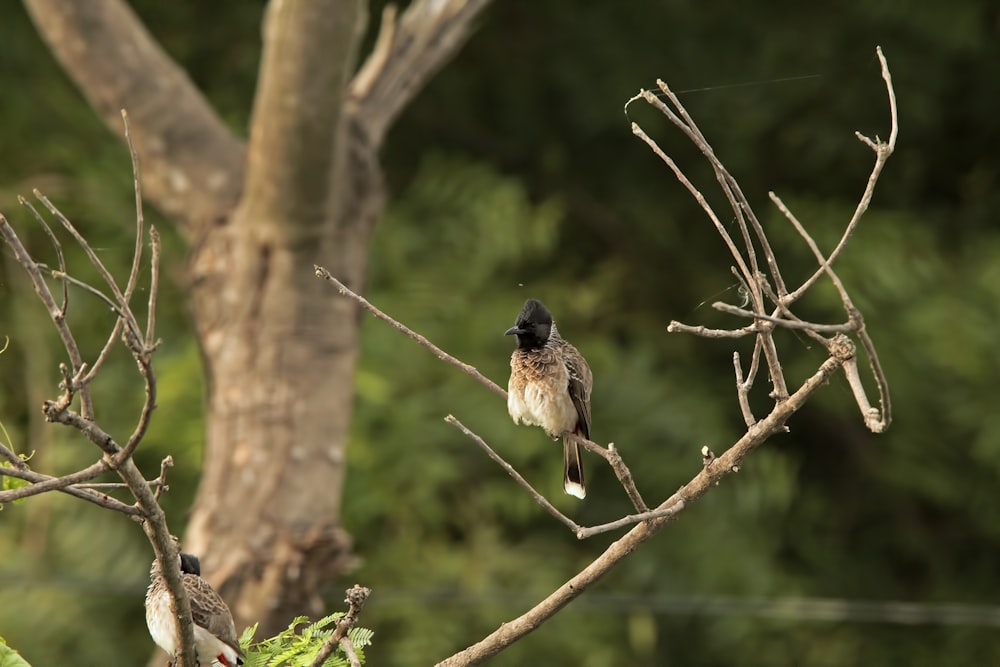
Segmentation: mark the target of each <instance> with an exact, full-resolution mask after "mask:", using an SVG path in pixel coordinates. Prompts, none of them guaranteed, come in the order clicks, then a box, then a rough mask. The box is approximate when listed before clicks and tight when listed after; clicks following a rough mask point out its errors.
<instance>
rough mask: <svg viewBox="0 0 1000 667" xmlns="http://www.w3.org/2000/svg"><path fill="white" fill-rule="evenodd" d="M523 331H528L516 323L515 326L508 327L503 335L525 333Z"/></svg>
mask: <svg viewBox="0 0 1000 667" xmlns="http://www.w3.org/2000/svg"><path fill="white" fill-rule="evenodd" d="M523 333H526V332H525V330H524V329H521V328H520V327H518V326H516V325H515V326H512V327H511V328H510V329H507V330H506V331H504V332H503V335H504V336H514V335H516V334H523Z"/></svg>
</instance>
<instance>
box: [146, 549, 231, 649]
mask: <svg viewBox="0 0 1000 667" xmlns="http://www.w3.org/2000/svg"><path fill="white" fill-rule="evenodd" d="M180 559H181V577H182V579H183V582H184V590H185V591H187V594H188V598H190V600H191V617H192V620H193V621H194V647H195V653H196V654H197V656H198V665H200V666H202V667H204V666H206V665H207V666H210V665H213V664H214V663H215V662H218V663H219V664H221V665H223V667H236V666H237V665H242V664H243V651H242V650H241V649H240V645H239V642H238V641H237V639H236V626H235V625H234V624H233V615H232V613H230V611H229V607H228V606H226V603H225V602H224V601H223V599H222V598H221V597H220V596H219V594H218V593H216V592H215V589H214V588H212V586H211V585H210V584H209V583H208V582H207V581H205V580H204V579H202V578H201V562H200V561H199V560H198V557H197V556H193V555H191V554H186V553H182V554H180ZM146 625H147V626H148V627H149V634H150V635H151V636H152V637H153V641H154V642H156V644H157V645H158V646H159V647H160V648H162V649H163V650H164V651H166V652H167V653H168V654H169V655H170V657H171V659H173V657H174V656H176V655H177V653H178V652H179V649H180V647H179V646H178V644H177V634H178V633H177V623H176V622H175V620H174V615H173V614H172V613H171V612H170V595H169V594H168V593H167V583H166V581H165V580H164V578H163V573H162V572H161V571H160V563H159V561H156V560H154V561H153V566H152V568H150V570H149V589H148V590H147V591H146ZM170 664H173V663H170Z"/></svg>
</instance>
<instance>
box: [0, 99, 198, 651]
mask: <svg viewBox="0 0 1000 667" xmlns="http://www.w3.org/2000/svg"><path fill="white" fill-rule="evenodd" d="M123 120H126V123H127V118H125V117H124V115H123ZM133 167H134V168H136V169H137V168H138V165H137V163H136V162H133ZM138 178H139V177H138V174H136V175H135V182H136V183H138ZM35 194H36V196H37V197H38V199H39V200H40V201H41V202H42V203H43V204H44V205H45V206H46V207H47V208H48V209H49V211H50V212H51V213H52V214H53V215H54V216H55V217H56V218H57V219H59V220H60V222H62V224H63V226H64V227H65V228H66V229H67V230H68V231H69V232H70V233H71V234H72V235H73V237H74V239H75V240H76V241H77V243H78V245H80V247H81V248H82V249H83V250H84V252H85V254H86V255H87V257H88V258H89V259H90V261H91V263H92V264H93V265H94V266H95V267H96V268H97V269H98V271H99V273H100V274H101V275H102V277H103V279H104V281H105V282H106V283H107V285H108V288H109V289H110V292H111V294H112V295H113V297H112V300H113V301H114V304H115V309H114V310H115V313H116V324H115V325H114V326H113V328H114V329H115V330H116V331H117V330H119V328H120V330H121V331H122V340H123V342H124V344H125V346H126V348H127V349H128V350H129V352H130V353H131V354H132V357H133V358H134V360H135V362H136V365H137V367H138V370H139V374H140V376H141V377H142V379H143V385H144V388H145V392H146V400H145V402H144V404H143V407H142V409H141V411H140V414H139V418H138V421H137V424H136V426H135V429H134V431H133V433H132V435H131V436H130V438H129V440H128V441H127V443H126V445H125V447H122V446H120V445H119V444H118V443H117V442H116V441H115V440H114V438H113V437H112V436H111V435H110V434H108V433H107V432H106V431H105V430H104V429H102V428H101V426H100V425H99V424H98V423H97V422H96V421H95V420H94V416H93V409H92V403H91V400H90V396H89V387H88V382H89V380H90V379H91V378H92V377H93V376H92V375H90V376H85V375H84V374H85V373H86V371H87V365H86V364H85V363H84V362H83V361H82V359H83V357H82V354H81V353H80V349H79V346H78V345H77V342H76V339H75V337H74V335H73V332H72V331H71V330H70V327H69V324H68V323H67V321H66V318H65V310H66V304H64V307H59V306H57V305H56V303H55V300H54V299H53V297H52V294H51V292H50V291H49V288H48V285H47V284H46V282H45V278H44V277H43V275H42V272H41V269H40V265H39V264H38V263H37V262H36V261H35V260H34V259H33V258H32V257H31V256H30V255H29V254H28V252H27V251H26V249H25V248H24V245H23V244H22V243H21V240H20V239H19V238H18V236H17V234H16V232H15V231H14V229H13V228H12V227H11V226H10V224H9V223H8V222H7V220H6V219H5V218H4V217H3V216H2V215H0V236H2V237H3V239H4V241H5V242H6V243H7V245H8V246H9V247H10V248H11V249H12V251H13V253H14V257H15V259H16V260H17V263H18V264H20V266H21V267H22V269H23V270H24V271H25V272H26V273H27V275H28V277H29V279H30V280H31V282H32V285H33V286H34V288H35V292H36V293H37V294H38V296H39V298H40V300H41V301H42V303H43V304H44V305H45V307H46V309H47V310H48V312H49V315H50V318H51V320H52V324H53V326H54V327H55V328H56V330H57V331H58V333H59V336H60V339H61V340H62V342H63V347H64V348H65V349H66V352H67V354H68V355H69V357H70V363H71V366H72V367H68V366H67V365H66V364H60V372H61V373H62V375H63V382H62V384H61V389H62V394H61V395H60V396H59V397H58V398H56V399H54V400H47V401H45V402H44V405H43V408H42V412H43V414H44V416H45V419H46V420H47V421H49V422H56V423H60V424H64V425H67V426H70V427H72V428H74V429H75V430H77V431H79V432H80V433H81V434H83V435H84V436H85V437H86V438H87V439H88V440H90V441H91V442H92V443H93V444H95V445H97V446H98V447H99V448H100V449H101V451H102V452H103V456H102V458H101V461H99V462H98V463H96V464H94V465H92V466H90V467H89V468H87V469H85V470H84V471H80V472H79V473H74V474H71V475H68V476H65V477H62V478H48V479H45V478H38V477H35V476H34V475H26V474H25V473H26V472H27V471H25V468H26V466H25V465H23V464H22V465H17V464H16V463H14V461H13V459H14V458H17V457H16V456H15V455H14V454H13V452H10V451H9V450H7V449H6V447H4V448H3V452H2V453H3V455H4V457H5V458H6V459H7V460H8V461H10V462H11V464H12V469H10V470H9V472H12V473H15V474H13V475H12V476H19V477H22V478H29V479H28V481H33V482H35V484H34V485H33V486H28V487H22V489H13V490H12V491H15V492H20V493H23V494H24V495H25V496H27V495H34V494H37V493H39V492H40V490H41V491H44V490H45V489H46V488H48V489H50V490H57V489H58V490H60V491H63V492H66V493H71V494H73V495H77V496H78V497H82V498H83V499H85V500H88V501H90V502H96V503H97V504H99V505H102V506H105V507H110V508H113V509H117V510H119V511H123V512H124V513H126V514H132V515H138V516H139V517H141V519H142V525H143V529H144V531H145V532H146V535H147V537H148V539H149V541H150V543H151V544H152V545H153V550H154V552H155V553H156V556H157V558H158V559H159V560H160V564H161V568H162V571H163V575H164V579H165V581H166V584H167V588H168V590H169V591H170V595H171V605H172V610H173V612H174V614H175V616H176V618H177V621H178V626H177V627H178V629H179V632H180V639H181V641H180V646H181V654H180V655H179V656H178V660H179V663H178V664H179V667H193V666H194V665H196V664H197V663H196V658H195V652H194V635H193V631H192V619H191V607H190V601H189V600H188V598H187V595H186V593H185V592H184V588H183V585H182V581H181V572H180V560H179V558H178V556H177V545H176V543H175V542H174V539H173V537H172V536H171V535H170V531H169V529H168V528H167V523H166V517H165V516H164V514H163V510H162V509H161V508H160V506H159V503H158V502H157V495H154V492H153V489H152V488H151V485H150V484H149V483H148V482H147V481H146V479H145V478H144V477H143V475H142V473H141V472H140V471H139V469H138V467H137V466H136V464H135V462H134V461H133V460H132V457H131V454H132V452H133V451H134V450H135V448H136V447H137V446H138V444H139V442H140V441H141V440H142V438H143V436H144V435H145V433H146V429H147V428H148V425H149V420H150V418H151V416H152V412H153V409H154V408H155V407H156V377H155V375H154V373H153V368H152V364H151V356H152V353H153V349H152V347H147V346H146V340H151V339H152V330H151V329H150V328H147V330H146V331H145V332H143V330H142V329H140V327H139V324H138V319H137V318H136V316H135V314H134V313H133V312H132V309H131V307H130V305H129V298H128V296H126V295H127V294H129V295H130V289H134V282H133V280H134V278H133V277H130V278H129V283H130V284H131V285H132V286H131V288H130V287H129V286H128V285H127V286H126V288H125V290H124V291H123V290H122V289H121V288H120V287H119V286H118V284H117V282H116V281H115V279H114V277H113V276H112V275H111V273H110V271H108V270H107V269H106V268H105V267H104V265H103V264H102V263H101V261H100V259H99V258H98V257H97V256H96V253H94V251H93V249H92V248H91V247H90V245H89V244H88V243H87V241H86V239H85V238H83V236H82V235H81V234H79V232H77V231H76V228H75V227H74V226H73V224H72V223H71V222H70V221H69V220H68V219H67V218H66V217H65V216H64V215H63V214H62V213H61V212H60V211H59V209H58V208H57V207H56V206H55V205H54V204H52V203H51V202H50V201H49V200H48V199H47V198H45V197H44V195H42V194H41V193H38V192H37V191H36V193H35ZM32 212H33V213H35V214H36V216H37V217H41V216H38V215H37V211H34V209H32ZM136 215H137V217H140V218H141V215H142V214H141V208H140V209H138V210H137V211H136ZM137 229H142V225H141V221H140V222H137ZM155 246H156V244H155V242H154V253H153V255H154V258H157V257H158V255H159V251H158V249H156V247H155ZM135 252H136V253H140V252H141V243H137V244H136V250H135ZM138 261H139V260H138V259H136V258H133V270H132V272H131V274H130V275H131V276H135V275H136V271H137V270H138V269H136V268H134V267H135V266H136V263H137V262H138ZM63 269H64V267H63V266H62V264H61V265H60V273H62V274H63V275H64V276H65V275H66V273H65V271H64V270H63ZM152 270H153V273H154V275H155V273H156V270H157V269H156V267H153V269H152ZM66 284H67V281H66V280H64V281H63V285H64V286H65V285H66ZM93 291H96V290H93ZM67 304H68V301H67ZM150 322H152V320H150ZM105 353H106V352H105V351H102V352H101V357H103V355H104V354H105ZM85 378H86V381H84V379H85ZM77 395H79V396H80V397H81V406H82V408H81V413H77V412H75V411H74V410H72V409H71V408H70V406H71V404H72V403H73V400H74V398H75V397H76V396H77ZM165 467H166V464H164V466H163V467H161V479H162V477H163V471H164V469H165ZM109 469H110V470H114V471H115V472H117V474H118V475H119V477H121V479H122V481H123V482H124V483H125V485H126V486H127V487H128V490H129V492H130V493H131V494H132V496H133V497H134V498H135V500H136V506H135V508H134V511H131V510H128V509H126V508H125V507H122V506H121V504H120V503H118V501H115V502H111V501H112V500H113V499H107V497H106V496H105V495H104V494H101V493H100V492H99V491H97V490H94V489H85V488H84V489H81V488H75V487H74V486H73V485H74V483H77V482H83V481H86V480H88V479H93V477H96V476H97V475H98V474H100V473H102V472H104V471H107V470H109ZM3 472H5V473H6V472H8V469H6V468H5V469H4V471H3ZM31 478H33V479H31ZM160 488H162V487H160ZM3 493H4V494H7V492H3ZM158 493H159V490H158V491H157V494H158ZM102 496H103V498H102ZM0 497H3V496H0ZM12 497H16V496H12ZM126 507H127V506H126Z"/></svg>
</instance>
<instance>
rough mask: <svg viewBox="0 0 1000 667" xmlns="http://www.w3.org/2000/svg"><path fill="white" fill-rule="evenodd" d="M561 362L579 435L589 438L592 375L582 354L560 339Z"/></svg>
mask: <svg viewBox="0 0 1000 667" xmlns="http://www.w3.org/2000/svg"><path fill="white" fill-rule="evenodd" d="M562 352H563V362H564V363H565V364H566V371H567V372H568V373H569V397H570V398H571V399H572V400H573V405H574V406H575V407H576V414H577V417H578V418H579V420H580V421H579V428H580V435H582V436H583V437H584V438H586V439H588V440H590V390H591V389H593V387H594V376H593V374H592V373H591V372H590V366H588V365H587V360H586V359H584V358H583V355H582V354H580V352H579V351H578V350H577V349H576V348H575V347H573V346H572V345H571V344H569V343H567V342H566V341H562Z"/></svg>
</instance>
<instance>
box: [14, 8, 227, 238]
mask: <svg viewBox="0 0 1000 667" xmlns="http://www.w3.org/2000/svg"><path fill="white" fill-rule="evenodd" d="M24 4H25V7H26V8H27V9H28V12H29V14H30V15H31V19H32V21H33V22H34V24H35V26H36V27H37V28H38V31H39V33H40V34H41V35H42V37H43V38H44V39H45V41H46V42H47V43H48V45H49V47H50V49H51V50H52V52H53V54H54V55H55V56H56V58H57V59H58V60H59V62H60V64H61V65H62V66H63V68H64V69H65V70H66V72H67V73H69V75H70V76H71V77H72V78H73V80H74V82H75V83H76V84H77V86H78V87H79V88H80V90H81V92H82V93H83V95H84V96H85V97H86V98H87V99H88V100H89V102H90V104H91V106H93V107H94V109H96V110H97V112H98V113H99V114H100V115H101V117H102V118H103V119H104V122H105V124H106V125H107V126H108V127H109V128H110V129H112V130H114V131H117V128H118V127H120V125H119V123H120V122H121V116H120V113H121V111H120V110H121V109H130V110H131V113H132V116H133V118H132V121H133V123H134V125H135V128H136V130H137V132H136V134H135V144H136V149H137V152H138V154H139V155H140V156H141V157H142V160H143V163H144V165H145V167H144V176H145V180H146V186H147V193H148V195H149V196H150V197H151V199H152V201H154V202H156V204H157V206H158V207H159V208H160V209H161V210H163V211H164V212H165V213H166V214H168V215H170V216H172V217H174V218H175V219H177V220H178V221H179V222H181V223H182V225H183V228H184V229H185V231H186V232H187V234H188V236H189V238H191V237H194V236H196V227H198V226H200V225H207V224H209V223H214V222H216V221H218V220H222V219H225V218H226V217H227V216H228V215H229V213H230V211H231V210H232V208H233V206H234V205H235V203H236V201H237V199H238V197H239V194H240V191H241V189H242V185H243V161H244V157H245V147H244V145H243V142H242V141H240V140H239V139H238V138H236V137H235V136H233V134H232V133H231V132H230V131H229V130H228V129H227V128H226V126H225V124H224V123H223V122H222V120H221V119H220V118H219V117H218V115H217V114H216V113H215V112H214V111H213V110H212V108H211V107H210V106H209V104H208V102H207V101H206V100H205V98H204V97H203V96H202V94H201V93H200V92H199V91H198V90H197V88H196V87H195V86H194V84H193V83H192V82H191V80H190V79H189V78H188V76H187V75H186V74H185V73H184V71H183V70H181V69H180V68H179V67H178V66H177V65H176V64H175V63H174V62H173V60H171V58H170V57H169V56H168V55H167V54H166V53H165V52H164V51H163V49H162V48H161V47H160V45H159V44H157V43H156V41H155V40H154V39H153V37H152V36H151V35H150V34H149V32H148V31H147V30H146V28H145V26H143V25H142V22H141V21H140V20H139V18H138V17H137V16H136V15H135V14H134V13H133V11H132V9H131V8H130V7H129V6H128V5H127V4H126V3H125V2H122V1H121V0H102V1H101V2H61V1H60V0H24ZM195 223H197V224H195Z"/></svg>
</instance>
